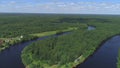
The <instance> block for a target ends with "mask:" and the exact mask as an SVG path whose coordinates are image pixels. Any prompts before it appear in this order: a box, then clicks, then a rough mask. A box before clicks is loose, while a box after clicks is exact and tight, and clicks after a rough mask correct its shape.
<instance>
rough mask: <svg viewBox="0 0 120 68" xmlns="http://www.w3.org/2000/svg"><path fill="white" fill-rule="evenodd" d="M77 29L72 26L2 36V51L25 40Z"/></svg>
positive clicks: (0, 50) (0, 45) (0, 48)
mask: <svg viewBox="0 0 120 68" xmlns="http://www.w3.org/2000/svg"><path fill="white" fill-rule="evenodd" d="M76 29H77V28H76V27H70V28H68V29H64V30H56V31H48V32H42V33H36V34H29V35H21V36H18V37H16V38H0V40H1V44H0V52H2V51H3V50H5V49H7V48H9V47H10V46H13V45H15V44H19V43H23V42H26V41H29V40H34V39H37V38H39V37H44V36H50V35H54V34H57V33H62V32H68V31H72V30H76Z"/></svg>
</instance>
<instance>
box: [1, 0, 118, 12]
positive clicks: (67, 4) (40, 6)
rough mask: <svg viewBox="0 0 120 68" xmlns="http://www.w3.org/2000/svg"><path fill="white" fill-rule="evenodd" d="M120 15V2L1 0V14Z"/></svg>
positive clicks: (92, 0)
mask: <svg viewBox="0 0 120 68" xmlns="http://www.w3.org/2000/svg"><path fill="white" fill-rule="evenodd" d="M3 12H4V13H62V14H120V0H0V13H3Z"/></svg>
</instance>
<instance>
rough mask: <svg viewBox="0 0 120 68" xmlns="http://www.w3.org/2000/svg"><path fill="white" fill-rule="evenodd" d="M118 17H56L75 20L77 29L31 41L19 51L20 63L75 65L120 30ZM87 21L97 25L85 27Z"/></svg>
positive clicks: (54, 67) (38, 67)
mask: <svg viewBox="0 0 120 68" xmlns="http://www.w3.org/2000/svg"><path fill="white" fill-rule="evenodd" d="M119 18H120V17H116V18H114V16H108V17H106V16H93V17H92V16H91V17H89V15H88V16H83V17H81V16H80V17H79V16H75V17H71V18H70V17H67V18H66V17H62V19H61V18H59V19H57V22H56V23H59V24H62V23H70V24H71V23H72V24H77V25H76V27H77V30H74V31H72V32H71V33H70V34H67V35H62V36H59V37H50V38H47V39H45V40H41V41H38V42H35V43H32V44H31V45H30V46H28V47H26V48H25V49H24V50H23V52H22V60H23V63H24V64H25V65H26V66H27V67H29V68H72V67H75V66H76V65H78V64H80V63H82V62H83V61H84V60H85V59H86V58H88V57H89V56H90V55H92V54H93V53H94V51H96V49H97V48H99V47H100V44H101V43H102V42H104V40H106V39H107V38H109V37H112V36H114V35H117V34H120V30H119V28H120V26H119ZM101 20H102V21H101ZM60 22H61V23H60ZM54 23H55V22H54ZM88 25H92V26H95V27H96V29H95V30H87V27H88Z"/></svg>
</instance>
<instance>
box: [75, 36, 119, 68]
mask: <svg viewBox="0 0 120 68" xmlns="http://www.w3.org/2000/svg"><path fill="white" fill-rule="evenodd" d="M119 48H120V36H115V37H113V38H111V39H109V40H108V41H106V42H105V43H104V44H103V45H102V46H101V47H100V49H98V50H97V51H96V52H95V54H94V55H92V56H91V57H89V58H88V59H87V60H86V61H85V62H84V63H82V64H80V65H78V66H77V68H117V65H116V63H117V57H118V50H119Z"/></svg>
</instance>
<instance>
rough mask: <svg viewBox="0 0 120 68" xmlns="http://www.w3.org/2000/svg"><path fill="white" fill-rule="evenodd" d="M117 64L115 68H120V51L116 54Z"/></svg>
mask: <svg viewBox="0 0 120 68" xmlns="http://www.w3.org/2000/svg"><path fill="white" fill-rule="evenodd" d="M117 59H118V62H117V68H120V49H119V52H118V58H117Z"/></svg>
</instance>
